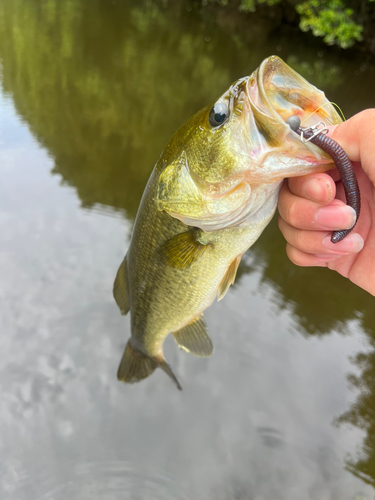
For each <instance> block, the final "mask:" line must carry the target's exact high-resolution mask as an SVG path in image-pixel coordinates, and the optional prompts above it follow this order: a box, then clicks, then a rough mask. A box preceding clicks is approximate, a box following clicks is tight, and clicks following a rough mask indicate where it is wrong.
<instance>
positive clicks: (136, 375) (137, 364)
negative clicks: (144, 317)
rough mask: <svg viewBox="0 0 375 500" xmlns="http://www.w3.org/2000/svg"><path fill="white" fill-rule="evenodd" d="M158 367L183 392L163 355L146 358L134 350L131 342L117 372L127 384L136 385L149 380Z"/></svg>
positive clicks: (118, 376) (127, 345) (119, 377)
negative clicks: (135, 383)
mask: <svg viewBox="0 0 375 500" xmlns="http://www.w3.org/2000/svg"><path fill="white" fill-rule="evenodd" d="M158 366H160V368H161V369H162V370H163V371H165V373H166V374H167V375H169V376H170V377H171V379H172V380H173V382H174V383H175V384H176V386H177V388H178V389H180V390H182V387H181V385H180V383H179V381H178V380H177V378H176V376H175V374H174V373H173V371H172V369H171V367H170V366H169V364H168V363H167V362H166V360H165V359H164V356H163V355H161V357H158V358H152V357H149V356H146V355H145V354H143V353H141V352H140V351H137V350H136V349H134V348H133V347H132V346H131V344H130V341H128V343H127V344H126V347H125V352H124V355H123V356H122V360H121V363H120V366H119V369H118V372H117V378H118V379H119V380H121V381H122V382H125V383H126V384H134V382H139V381H140V380H143V379H145V378H147V377H148V376H149V375H151V374H152V373H153V372H154V371H155V368H157V367H158Z"/></svg>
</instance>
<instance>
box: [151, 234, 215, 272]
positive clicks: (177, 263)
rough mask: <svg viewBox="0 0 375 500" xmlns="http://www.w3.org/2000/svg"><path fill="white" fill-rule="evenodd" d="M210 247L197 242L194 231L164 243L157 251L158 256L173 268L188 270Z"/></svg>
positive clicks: (178, 235)
mask: <svg viewBox="0 0 375 500" xmlns="http://www.w3.org/2000/svg"><path fill="white" fill-rule="evenodd" d="M210 247H211V244H208V245H202V244H201V243H199V241H197V239H196V237H195V230H194V229H193V230H190V231H186V232H185V233H180V234H177V235H176V236H174V237H173V238H171V239H170V240H168V241H166V242H165V243H163V244H162V245H161V246H160V247H159V248H158V249H157V254H158V255H159V257H161V258H162V259H163V260H164V261H165V262H167V264H168V265H170V266H172V267H176V268H178V269H188V268H189V267H190V266H191V265H192V264H193V262H195V261H196V260H197V259H199V257H200V256H201V255H203V254H204V252H206V251H207V249H208V248H210Z"/></svg>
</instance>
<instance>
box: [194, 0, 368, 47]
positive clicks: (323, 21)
mask: <svg viewBox="0 0 375 500" xmlns="http://www.w3.org/2000/svg"><path fill="white" fill-rule="evenodd" d="M202 2H203V4H207V3H208V2H211V3H216V4H219V5H221V6H222V7H226V6H231V7H234V8H238V10H240V11H241V12H244V13H250V12H255V11H256V9H257V6H259V5H267V6H268V7H270V8H271V7H273V6H275V5H276V4H281V5H282V6H283V8H285V9H289V10H290V9H291V8H292V9H295V11H296V12H297V13H298V15H299V27H300V29H301V30H302V31H311V32H312V33H313V35H314V36H317V37H322V38H323V40H324V42H325V43H326V44H327V45H338V46H339V47H341V48H343V49H346V48H348V47H351V46H353V45H354V44H355V43H356V42H361V41H363V38H364V34H365V35H367V37H369V38H370V39H371V37H372V36H373V35H372V34H373V31H374V30H373V23H374V21H375V8H374V3H375V0H202Z"/></svg>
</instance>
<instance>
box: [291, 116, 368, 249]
mask: <svg viewBox="0 0 375 500" xmlns="http://www.w3.org/2000/svg"><path fill="white" fill-rule="evenodd" d="M286 123H287V124H288V125H289V126H290V128H291V129H292V130H293V131H294V132H296V133H297V134H299V135H300V136H301V140H302V141H304V142H307V141H310V142H312V143H313V144H315V145H316V146H318V147H319V148H320V149H322V150H323V151H325V152H326V153H328V154H329V155H330V157H331V158H332V160H333V161H334V163H335V165H336V167H337V170H338V171H339V174H340V178H341V180H342V183H343V186H344V191H345V196H346V202H347V204H348V205H349V206H350V207H352V208H354V210H355V212H356V214H357V218H356V222H355V224H356V223H357V221H358V219H359V214H360V212H361V195H360V192H359V186H358V182H357V178H356V175H355V172H354V168H353V165H352V162H351V161H350V160H349V157H348V155H347V154H346V153H345V151H344V150H343V148H342V147H341V146H340V145H339V144H338V143H337V142H336V141H334V140H333V139H331V138H330V137H327V136H326V135H325V134H326V133H327V129H326V128H325V125H324V123H322V122H321V123H318V125H316V126H315V127H309V128H303V127H301V121H300V119H299V118H298V116H296V115H293V116H290V117H289V118H288V119H287V120H286ZM319 125H322V126H323V128H319ZM355 224H354V226H355ZM354 226H353V227H352V228H350V229H343V230H338V231H333V233H332V236H331V241H332V243H338V242H339V241H341V240H343V239H344V238H345V236H347V235H348V234H349V233H350V231H351V230H352V229H353V228H354Z"/></svg>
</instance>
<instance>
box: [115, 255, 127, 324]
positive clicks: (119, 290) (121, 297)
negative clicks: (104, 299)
mask: <svg viewBox="0 0 375 500" xmlns="http://www.w3.org/2000/svg"><path fill="white" fill-rule="evenodd" d="M127 276H128V270H127V265H126V257H125V259H124V260H123V261H122V262H121V265H120V267H119V269H118V271H117V274H116V278H115V282H114V284H113V296H114V298H115V301H116V304H117V305H118V307H119V309H120V311H121V314H122V315H125V314H127V313H128V312H129V309H130V304H129V298H128V289H127V283H126V281H127Z"/></svg>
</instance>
